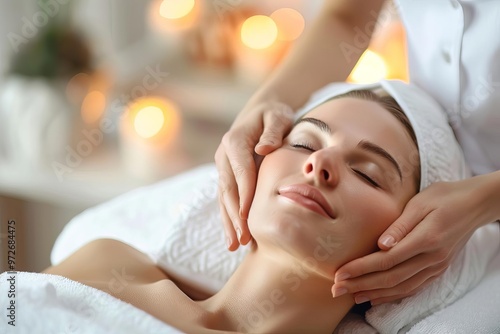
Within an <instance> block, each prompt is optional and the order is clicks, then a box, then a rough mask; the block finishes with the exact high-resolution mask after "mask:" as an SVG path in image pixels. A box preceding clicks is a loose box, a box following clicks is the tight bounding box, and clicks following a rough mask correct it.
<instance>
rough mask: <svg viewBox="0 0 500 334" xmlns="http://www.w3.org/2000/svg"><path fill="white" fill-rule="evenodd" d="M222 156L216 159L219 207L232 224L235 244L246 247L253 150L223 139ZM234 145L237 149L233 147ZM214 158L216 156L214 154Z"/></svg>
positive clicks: (235, 140)
mask: <svg viewBox="0 0 500 334" xmlns="http://www.w3.org/2000/svg"><path fill="white" fill-rule="evenodd" d="M222 141H223V144H224V145H225V146H226V147H227V149H225V155H226V156H223V157H222V158H221V157H219V159H218V160H219V165H222V167H219V166H218V169H219V177H220V182H219V192H221V193H222V194H223V197H222V198H221V200H222V203H223V204H224V205H225V206H226V210H227V213H228V215H229V217H230V219H231V221H232V223H233V226H234V229H235V231H236V234H237V237H238V240H237V241H238V242H239V243H240V244H243V245H246V244H247V243H248V242H249V241H250V240H251V239H252V238H251V235H250V231H249V229H248V225H247V222H246V218H247V217H248V211H249V210H250V205H251V203H252V200H253V196H254V193H255V184H256V182H257V176H256V172H255V161H254V157H253V147H251V148H249V147H248V146H247V145H246V144H245V142H244V141H243V142H242V141H241V138H238V137H237V138H234V137H232V136H231V135H230V136H227V135H225V136H224V138H223V140H222ZM235 145H236V146H235ZM216 154H217V153H216Z"/></svg>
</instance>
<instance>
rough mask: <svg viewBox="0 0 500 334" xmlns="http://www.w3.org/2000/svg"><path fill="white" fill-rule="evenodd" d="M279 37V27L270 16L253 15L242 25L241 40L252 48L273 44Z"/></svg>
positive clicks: (261, 47) (262, 47) (266, 46)
mask: <svg viewBox="0 0 500 334" xmlns="http://www.w3.org/2000/svg"><path fill="white" fill-rule="evenodd" d="M277 37H278V27H277V26H276V23H275V22H274V21H273V19H272V18H270V17H269V16H265V15H254V16H251V17H249V18H248V19H246V20H245V22H243V25H242V27H241V41H242V42H243V44H245V45H246V46H248V47H250V48H252V49H265V48H268V47H270V46H271V45H273V43H274V42H275V41H276V39H277Z"/></svg>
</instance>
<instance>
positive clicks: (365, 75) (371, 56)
mask: <svg viewBox="0 0 500 334" xmlns="http://www.w3.org/2000/svg"><path fill="white" fill-rule="evenodd" d="M386 77H387V66H386V64H385V61H384V59H383V58H382V57H381V56H379V55H378V54H377V53H375V52H373V51H371V50H370V49H367V50H366V51H365V52H364V53H363V54H362V55H361V57H360V58H359V61H358V62H357V64H356V66H354V68H353V70H352V72H351V75H350V76H349V78H348V81H350V82H354V83H372V82H377V81H379V80H381V79H384V78H386Z"/></svg>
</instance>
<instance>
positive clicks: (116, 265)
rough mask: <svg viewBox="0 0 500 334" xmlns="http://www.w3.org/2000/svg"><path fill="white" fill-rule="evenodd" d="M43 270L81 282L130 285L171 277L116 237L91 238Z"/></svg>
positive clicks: (145, 256) (142, 254)
mask: <svg viewBox="0 0 500 334" xmlns="http://www.w3.org/2000/svg"><path fill="white" fill-rule="evenodd" d="M44 272H45V273H48V274H55V275H61V276H65V277H67V278H70V279H73V280H76V281H80V282H82V283H85V282H84V281H93V282H115V281H116V280H121V281H126V282H128V284H144V283H151V282H156V281H159V280H162V279H168V278H169V277H168V275H167V273H165V272H164V271H162V270H161V269H160V268H159V267H158V266H156V264H155V263H154V262H153V261H152V260H151V259H150V258H149V257H148V256H147V255H145V254H144V253H142V252H140V251H138V250H137V249H135V248H133V247H131V246H129V245H127V244H125V243H123V242H121V241H118V240H113V239H98V240H94V241H91V242H89V243H88V244H86V245H84V246H83V247H81V248H80V249H78V250H77V251H76V252H75V253H73V254H72V255H70V256H69V257H68V258H66V259H65V260H64V261H63V262H61V263H60V264H58V265H57V266H53V267H49V268H47V269H46V270H45V271H44ZM89 285H91V284H89Z"/></svg>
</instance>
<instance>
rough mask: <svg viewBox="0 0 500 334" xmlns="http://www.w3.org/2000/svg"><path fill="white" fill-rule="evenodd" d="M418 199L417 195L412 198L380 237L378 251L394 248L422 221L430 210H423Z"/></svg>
mask: <svg viewBox="0 0 500 334" xmlns="http://www.w3.org/2000/svg"><path fill="white" fill-rule="evenodd" d="M419 199H420V197H419V195H418V194H417V195H416V196H415V197H414V198H412V199H411V200H410V201H409V202H408V204H407V205H406V207H405V209H404V211H403V213H402V214H401V215H400V216H399V218H398V219H396V221H395V222H394V223H392V224H391V225H390V226H389V227H388V228H387V229H386V230H385V232H383V233H382V234H381V235H380V238H379V239H378V246H379V247H380V249H382V250H388V249H390V248H391V247H394V246H395V245H396V244H397V243H398V242H400V241H401V240H403V238H404V237H406V235H408V233H410V232H411V231H412V230H413V229H414V228H415V226H417V225H418V224H419V223H420V222H421V221H422V220H424V218H425V216H426V215H427V214H428V213H429V212H430V211H431V210H430V209H428V208H427V209H426V208H424V207H423V206H422V204H421V201H420V200H419Z"/></svg>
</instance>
